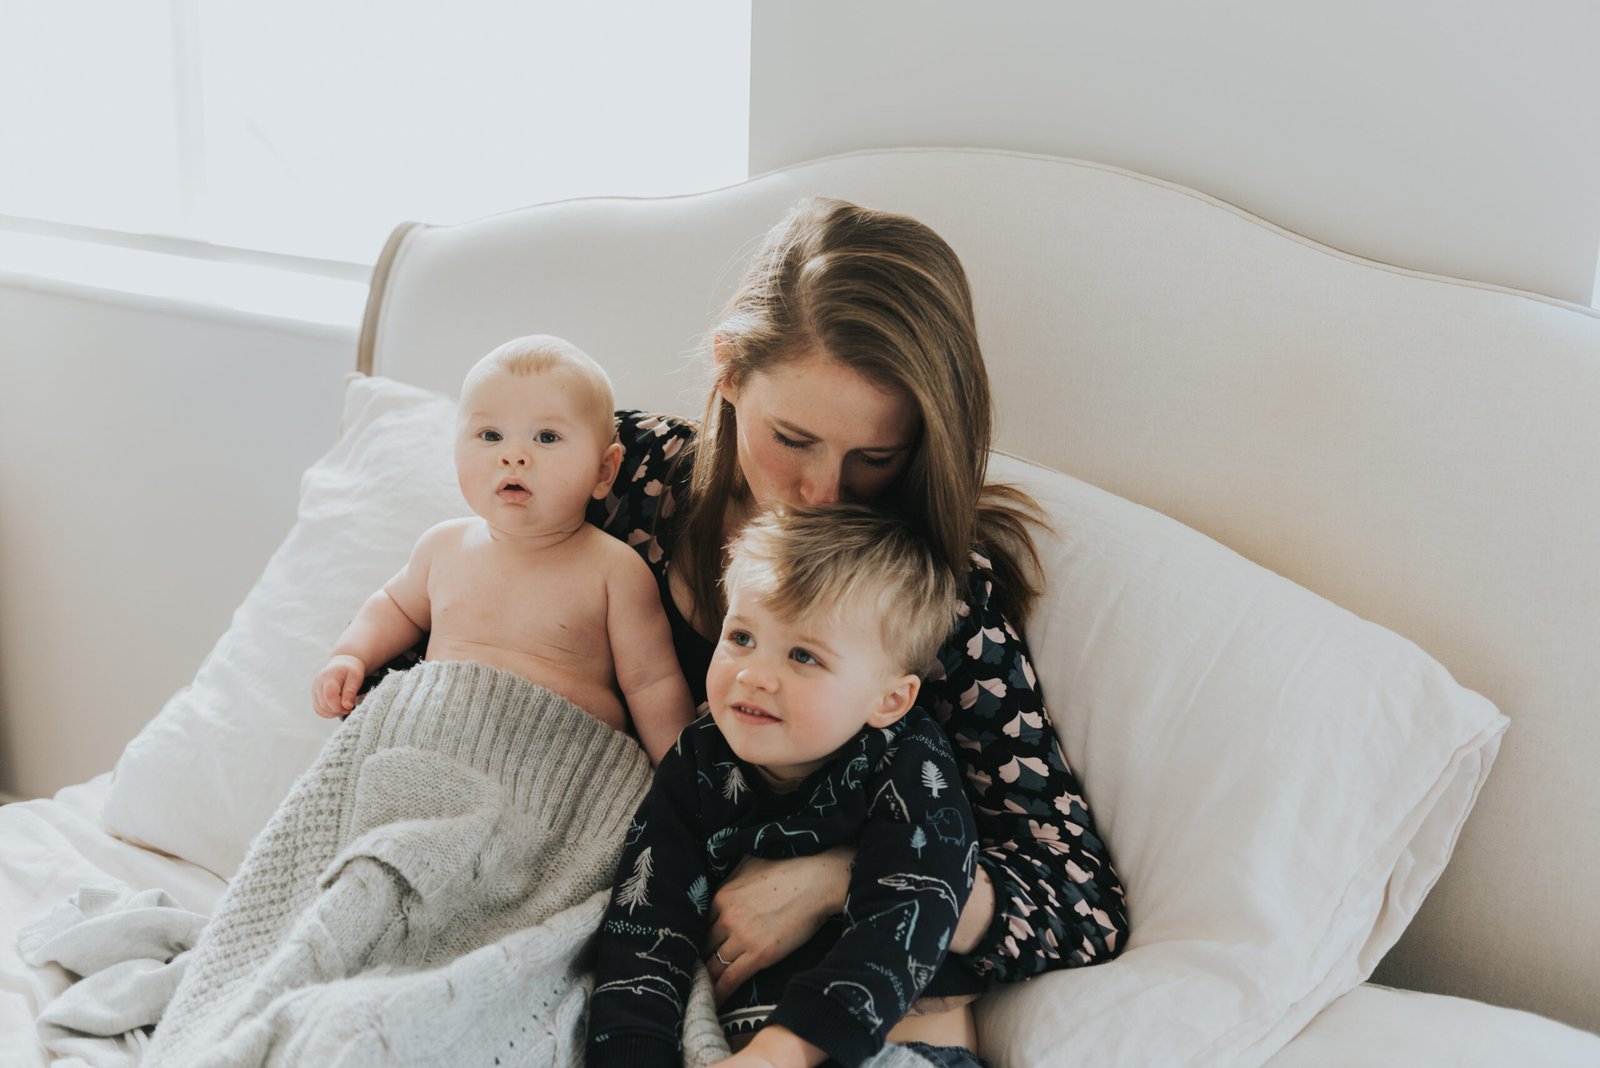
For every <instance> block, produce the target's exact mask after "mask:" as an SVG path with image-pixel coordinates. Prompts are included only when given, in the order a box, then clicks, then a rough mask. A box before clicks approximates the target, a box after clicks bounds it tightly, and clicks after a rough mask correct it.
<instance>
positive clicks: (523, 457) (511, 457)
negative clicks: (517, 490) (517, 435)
mask: <svg viewBox="0 0 1600 1068" xmlns="http://www.w3.org/2000/svg"><path fill="white" fill-rule="evenodd" d="M500 462H501V463H503V464H505V465H506V466H507V467H513V466H515V467H527V466H528V457H527V454H526V453H523V452H520V451H519V452H503V453H501V454H500Z"/></svg>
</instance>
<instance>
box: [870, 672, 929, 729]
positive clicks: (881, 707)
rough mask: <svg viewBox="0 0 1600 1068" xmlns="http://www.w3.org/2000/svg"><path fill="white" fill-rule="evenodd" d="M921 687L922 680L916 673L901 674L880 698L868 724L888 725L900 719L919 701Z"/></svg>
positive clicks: (875, 725)
mask: <svg viewBox="0 0 1600 1068" xmlns="http://www.w3.org/2000/svg"><path fill="white" fill-rule="evenodd" d="M921 688H922V680H921V679H920V678H918V677H917V676H916V675H901V676H900V677H899V678H898V679H895V680H894V684H893V685H892V686H890V688H889V689H887V690H885V691H884V693H883V696H882V697H880V698H879V699H878V707H877V708H875V709H873V710H872V714H871V715H870V716H868V717H867V724H866V725H867V726H869V727H887V726H888V725H889V724H891V723H893V722H895V721H896V720H898V719H899V718H900V717H901V716H903V715H905V714H906V713H907V712H909V711H911V706H912V705H914V704H916V703H917V692H918V691H919V690H920V689H921Z"/></svg>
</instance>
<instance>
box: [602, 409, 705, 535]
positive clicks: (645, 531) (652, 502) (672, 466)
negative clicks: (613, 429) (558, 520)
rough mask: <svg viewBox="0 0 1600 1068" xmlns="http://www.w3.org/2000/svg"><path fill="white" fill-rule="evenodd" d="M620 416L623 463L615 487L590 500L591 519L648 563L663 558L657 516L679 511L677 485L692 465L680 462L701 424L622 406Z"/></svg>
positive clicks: (618, 423) (618, 470)
mask: <svg viewBox="0 0 1600 1068" xmlns="http://www.w3.org/2000/svg"><path fill="white" fill-rule="evenodd" d="M616 420H617V442H618V443H619V444H620V445H621V446H622V462H621V464H620V465H618V468H617V476H616V478H615V479H613V480H612V482H611V489H610V490H609V491H608V492H607V493H606V495H605V496H604V497H603V498H601V499H600V500H598V501H594V502H592V503H591V504H590V505H589V516H588V518H589V522H591V523H593V524H594V525H595V526H597V527H599V528H600V529H601V530H604V531H605V532H606V533H607V534H610V535H612V536H613V537H616V538H621V539H622V540H623V541H625V542H626V543H627V544H629V545H631V546H633V547H634V548H635V549H638V550H640V551H642V552H645V553H646V559H647V562H649V563H652V564H655V563H659V562H660V560H661V551H660V548H659V546H657V545H656V537H657V534H658V533H660V532H658V531H657V529H656V525H657V520H658V518H661V517H664V516H667V515H670V514H671V512H672V510H673V495H674V494H673V491H674V488H675V486H676V484H677V482H678V480H679V479H680V478H681V476H682V475H683V474H684V473H685V472H687V470H688V465H687V464H681V465H680V464H679V463H678V461H679V460H680V459H682V458H683V457H684V456H685V455H686V454H685V453H684V449H685V447H686V446H688V445H689V444H691V443H692V442H693V441H694V437H695V430H696V427H695V424H694V423H692V422H690V421H689V420H687V419H681V418H678V417H677V416H672V415H661V414H658V413H655V412H642V411H635V410H632V409H624V410H622V411H618V412H617V413H616ZM641 546H643V548H642V549H641Z"/></svg>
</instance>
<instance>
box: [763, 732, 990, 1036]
mask: <svg viewBox="0 0 1600 1068" xmlns="http://www.w3.org/2000/svg"><path fill="white" fill-rule="evenodd" d="M919 715H920V714H919ZM890 752H891V754H892V755H891V756H890V758H889V759H890V764H889V766H888V767H887V768H886V769H885V770H884V771H883V772H882V773H880V774H879V775H877V776H875V777H874V779H873V780H872V781H870V782H868V783H866V784H865V786H866V790H867V796H869V797H871V798H872V801H871V802H870V804H869V806H868V810H867V813H866V819H865V821H864V822H863V824H862V827H861V833H860V839H859V842H860V848H859V849H858V851H857V853H856V859H855V863H854V864H853V865H852V866H851V871H850V893H849V896H848V897H847V898H846V899H845V909H844V918H845V930H844V932H843V933H842V934H841V935H840V936H839V939H838V941H836V942H835V943H834V944H833V947H832V948H831V949H829V950H828V952H827V954H826V955H825V956H824V957H823V958H822V960H821V961H819V962H818V963H817V964H816V965H815V966H813V967H811V968H809V969H807V970H806V971H803V972H800V973H799V974H797V975H794V976H792V977H791V978H790V979H789V984H788V986H787V987H785V988H784V992H783V996H782V998H781V999H780V1000H779V1002H778V1006H777V1008H776V1009H775V1010H774V1011H773V1013H772V1015H770V1016H769V1017H767V1025H768V1026H769V1027H771V1026H773V1025H779V1026H782V1027H784V1028H787V1029H788V1031H790V1032H792V1033H793V1035H794V1036H795V1037H796V1038H799V1039H803V1040H804V1041H806V1042H808V1043H811V1044H813V1045H815V1046H818V1047H820V1048H821V1049H823V1050H825V1051H826V1052H827V1054H828V1055H829V1056H831V1057H832V1058H833V1059H835V1060H837V1061H839V1062H840V1063H841V1064H846V1065H857V1064H861V1063H862V1062H864V1061H866V1060H868V1059H869V1058H871V1057H872V1056H873V1055H875V1054H876V1053H877V1052H878V1050H880V1049H882V1048H883V1043H884V1040H885V1038H886V1037H887V1035H888V1033H889V1031H890V1030H891V1029H892V1028H893V1027H894V1025H895V1024H897V1023H898V1022H899V1021H900V1019H901V1018H902V1017H903V1016H904V1015H905V1014H906V1011H907V1009H909V1008H910V1006H911V1003H912V1002H913V1001H915V1000H916V999H917V998H918V997H919V996H920V995H921V993H922V991H923V989H924V988H925V987H926V986H927V985H928V983H929V981H930V980H932V978H933V977H934V974H935V973H936V972H937V971H938V969H939V966H940V964H941V963H942V962H943V960H944V957H945V953H946V951H947V950H948V949H949V946H950V938H951V935H952V934H953V933H954V931H955V928H956V921H957V919H958V917H960V915H961V910H962V907H963V906H964V905H965V904H966V901H967V895H968V894H969V893H971V891H972V879H973V871H974V869H975V868H976V860H975V858H976V854H977V851H978V839H977V833H976V831H975V830H974V828H973V820H972V809H971V807H970V806H969V805H968V803H967V799H966V795H965V794H964V793H963V792H962V790H961V780H960V771H959V770H958V766H957V765H956V762H955V757H954V756H953V755H952V753H951V751H950V743H949V741H948V740H947V739H946V738H945V736H944V734H943V732H941V731H940V730H939V728H938V726H937V724H935V723H934V721H933V717H932V716H926V715H921V716H920V720H919V722H916V723H913V724H911V725H909V726H908V727H907V729H906V731H905V733H903V734H902V735H900V737H899V738H898V739H897V740H895V741H894V742H893V743H892V747H891V750H890Z"/></svg>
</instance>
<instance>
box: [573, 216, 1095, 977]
mask: <svg viewBox="0 0 1600 1068" xmlns="http://www.w3.org/2000/svg"><path fill="white" fill-rule="evenodd" d="M712 355H713V362H714V366H715V387H714V389H713V391H712V394H711V396H710V399H709V401H708V404H707V408H706V414H705V419H704V421H703V423H702V425H701V427H700V428H698V430H697V428H696V427H694V426H693V425H692V424H689V423H687V422H684V421H680V420H675V419H672V418H668V417H661V416H653V415H646V414H643V413H639V412H623V413H621V414H620V419H619V431H618V434H619V440H620V441H621V442H622V444H623V447H624V449H625V456H624V459H623V463H622V469H621V471H620V473H619V474H618V476H617V479H616V482H615V484H614V487H613V490H612V493H611V495H610V496H609V497H608V498H607V499H606V500H604V501H601V502H597V504H596V505H595V506H594V507H593V508H592V509H591V512H590V519H591V520H592V521H594V522H595V523H597V524H598V525H600V526H601V527H603V528H604V529H606V530H608V531H610V532H611V533H612V534H614V535H616V536H618V537H621V538H625V539H626V540H627V541H628V542H629V543H630V544H633V545H634V546H636V547H637V548H638V549H639V551H640V553H641V554H642V555H643V556H644V557H645V559H646V561H647V562H648V563H649V564H650V566H651V568H652V570H653V571H654V572H655V574H656V576H657V581H658V583H659V585H660V588H661V596H662V603H663V606H664V607H665V608H666V611H667V615H668V618H669V619H670V620H671V621H672V624H673V636H674V641H675V643H676V646H677V651H678V657H679V660H680V662H681V663H682V666H683V669H684V674H685V675H686V676H687V678H688V680H689V684H690V688H691V691H692V692H693V693H694V695H695V699H696V701H702V700H703V699H704V696H705V694H704V683H705V674H706V667H707V665H708V664H709V663H710V659H711V653H712V650H713V649H714V642H713V639H712V636H713V635H715V634H717V633H718V630H719V628H720V624H721V618H722V613H723V607H724V606H723V600H722V593H721V590H720V589H719V586H718V580H719V578H720V576H721V573H722V567H723V563H724V560H723V551H724V547H725V546H726V545H727V544H728V543H729V541H730V540H731V539H732V537H733V536H734V535H735V534H737V533H738V531H739V530H740V529H741V528H742V526H743V524H744V523H745V522H746V521H747V520H748V519H749V518H750V517H751V516H753V515H754V514H756V513H757V512H759V511H761V510H764V509H766V508H769V507H771V506H773V505H776V504H782V503H786V502H804V503H827V502H831V501H836V500H841V499H843V500H877V501H880V502H881V503H883V504H885V505H886V506H888V507H890V508H892V509H894V510H896V511H897V512H899V513H900V514H902V515H904V516H905V517H907V518H908V519H911V520H912V521H913V522H914V523H915V524H916V525H917V526H918V527H919V528H920V529H921V530H922V531H923V533H924V535H925V536H926V537H927V538H928V539H929V540H930V541H931V542H932V543H933V544H934V545H935V546H936V547H937V549H938V550H939V553H940V556H941V559H942V560H943V561H944V563H945V564H946V565H947V566H949V568H950V569H951V571H952V572H953V573H955V575H956V576H957V578H958V580H959V581H960V583H961V588H962V589H963V590H965V591H966V602H967V612H966V613H965V614H964V615H963V617H962V618H961V620H960V623H959V625H958V626H957V628H956V631H955V632H954V633H952V634H951V635H950V637H949V639H948V640H947V641H946V643H945V645H944V648H943V649H942V650H941V653H940V656H939V660H940V664H939V667H940V668H941V669H942V677H941V675H940V672H939V671H938V670H936V671H935V672H934V673H933V674H932V675H931V676H930V677H929V678H928V679H927V680H926V683H925V685H924V687H923V691H922V692H923V695H924V697H923V703H924V704H925V705H926V706H927V707H928V708H929V709H930V710H931V711H932V712H933V713H934V714H935V715H936V716H937V717H938V719H939V720H940V722H941V723H942V724H943V726H944V728H945V730H946V732H947V733H948V734H949V736H950V739H951V741H952V742H953V743H954V746H955V750H956V753H957V755H958V757H959V758H960V759H961V761H962V762H963V766H964V770H965V772H966V788H967V792H968V794H969V796H970V798H971V800H972V804H973V808H974V811H975V815H976V817H977V821H978V830H979V835H980V838H981V839H982V844H983V850H982V854H981V855H980V857H979V873H978V881H977V884H976V886H975V887H974V890H973V893H972V896H971V898H970V900H969V901H968V903H967V906H966V908H965V910H964V911H963V912H962V915H961V920H960V924H959V926H958V928H957V931H956V936H955V939H954V940H953V942H952V944H951V951H952V952H953V953H957V954H960V955H962V957H963V959H964V960H965V961H966V962H967V964H968V966H969V967H971V968H972V969H973V970H974V971H975V972H977V973H978V974H980V975H987V976H992V977H994V978H998V979H1002V980H1008V979H1021V978H1025V977H1027V976H1029V975H1033V974H1036V973H1038V972H1041V971H1044V970H1046V969H1049V968H1054V967H1061V966H1069V965H1080V964H1090V963H1095V962H1099V961H1103V960H1106V959H1108V958H1109V957H1111V956H1112V955H1114V954H1115V953H1116V952H1117V951H1118V950H1119V949H1120V948H1121V946H1122V943H1123V941H1124V939H1125V937H1126V930H1127V917H1126V910H1125V907H1124V903H1123V893H1122V887H1121V884H1120V882H1119V881H1118V879H1117V876H1116V874H1115V872H1114V871H1113V870H1112V867H1111V862H1110V857H1109V855H1108V853H1107V850H1106V847H1105V844H1104V843H1103V842H1102V841H1101V840H1100V838H1099V836H1098V835H1097V834H1096V833H1095V829H1094V821H1093V819H1092V818H1091V817H1090V814H1089V812H1088V809H1087V807H1086V805H1085V802H1084V799H1083V796H1082V792H1081V790H1080V789H1079V787H1078V784H1077V781H1076V780H1075V778H1074V777H1073V775H1072V772H1071V771H1070V770H1069V769H1068V768H1067V766H1066V764H1065V763H1064V761H1063V759H1062V757H1061V755H1060V750H1059V747H1058V745H1057V744H1056V737H1055V731H1054V728H1053V727H1052V725H1051V723H1050V719H1049V717H1048V715H1047V714H1046V712H1045V708H1044V704H1043V701H1042V699H1041V696H1040V694H1039V691H1038V688H1037V685H1036V683H1035V680H1034V675H1033V671H1032V668H1031V666H1030V665H1029V663H1028V654H1027V650H1026V648H1025V646H1024V643H1023V641H1022V639H1021V637H1020V635H1019V633H1018V631H1017V629H1016V628H1015V627H1014V626H1013V625H1012V623H1011V622H1010V621H1011V620H1017V621H1020V620H1022V619H1023V618H1025V617H1026V615H1027V611H1028V608H1029V607H1030V606H1031V604H1032V603H1033V601H1034V600H1035V599H1036V597H1037V595H1038V588H1037V584H1036V583H1037V573H1038V557H1037V554H1036V553H1035V551H1034V547H1033V543H1032V540H1031V537H1030V535H1029V533H1028V528H1027V525H1026V524H1027V520H1028V517H1029V516H1031V515H1032V514H1034V513H1035V512H1036V506H1035V505H1034V502H1033V501H1032V500H1031V499H1029V498H1028V497H1027V496H1026V495H1024V494H1022V493H1020V492H1018V491H1016V490H1014V489H1012V488H1009V487H1002V486H986V485H985V484H984V476H985V471H986V467H987V461H988V452H989V444H990V424H991V413H990V400H989V386H988V377H987V374H986V372H985V370H984V366H983V357H982V355H981V353H980V351H979V348H978V341H977V331H976V326H975V323H974V319H973V312H972V298H971V294H970V292H969V290H968V287H967V281H966V275H965V272H964V271H963V270H962V267H961V264H960V261H959V260H958V259H957V258H956V255H955V253H954V252H953V251H952V250H951V249H950V247H949V246H948V245H947V244H946V243H945V242H944V241H943V239H941V238H940V237H939V236H938V235H937V234H935V233H934V232H933V231H932V230H930V229H929V228H928V227H926V226H924V225H923V224H921V223H919V222H917V221H916V220H914V219H910V218H907V217H905V216H899V215H890V214H886V213H882V212H876V211H870V210H866V209H863V208H860V207H857V206H855V205H852V204H848V203H845V202H843V201H837V200H826V199H820V198H819V199H812V200H807V201H802V202H801V203H800V204H799V205H798V206H797V207H796V208H795V209H794V210H793V211H791V212H790V214H789V215H788V217H786V218H785V219H784V220H783V221H782V222H781V223H779V224H778V226H776V227H774V228H773V230H772V231H770V232H769V233H768V235H767V237H766V239H765V241H764V242H763V244H762V246H761V248H760V249H759V251H758V252H757V254H756V257H755V260H754V262H753V263H752V265H751V267H750V269H749V271H748V272H747V274H746V276H745V278H744V280H743V282H742V283H741V285H740V287H739V289H738V291H737V292H736V293H735V295H734V297H733V300H732V302H731V303H730V305H729V309H728V312H727V314H726V316H725V318H724V319H723V321H722V322H721V323H720V324H719V325H718V326H717V327H716V328H715V331H714V339H713V345H712ZM975 547H976V548H975ZM850 859H851V857H850V854H849V853H848V852H835V853H832V854H824V855H822V856H815V857H805V858H799V859H795V860H785V861H748V862H746V864H745V865H744V867H742V868H741V869H740V870H739V872H738V873H737V874H736V875H735V876H734V877H733V878H732V879H730V880H729V881H728V882H727V883H726V884H724V886H723V887H722V888H721V889H720V890H719V891H718V893H717V895H716V897H715V899H714V901H713V905H712V913H713V916H714V923H713V925H712V928H711V936H710V941H709V944H708V945H707V946H706V954H707V967H708V970H709V971H710V973H711V975H712V978H713V979H715V980H716V989H717V994H718V996H719V997H722V996H725V995H726V994H727V993H728V992H730V991H732V990H733V989H734V988H736V987H737V986H738V985H739V984H740V983H742V982H743V981H744V980H745V979H746V978H748V977H749V976H750V975H752V974H754V973H756V972H758V971H760V970H761V969H762V968H764V967H766V966H767V965H768V964H770V963H771V962H773V961H775V960H778V959H781V958H782V957H783V956H785V955H787V954H788V953H789V952H790V951H792V950H793V949H795V948H797V947H798V946H799V945H801V944H802V943H804V942H805V941H806V940H807V939H808V938H809V937H810V936H811V935H812V934H813V933H815V931H816V930H817V929H818V928H819V927H820V926H821V924H822V922H823V920H824V919H825V918H826V917H827V916H829V915H833V914H836V913H838V912H841V911H843V907H844V897H845V890H846V887H847V884H848V880H849V862H850Z"/></svg>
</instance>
